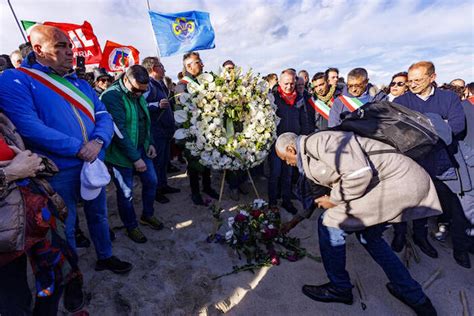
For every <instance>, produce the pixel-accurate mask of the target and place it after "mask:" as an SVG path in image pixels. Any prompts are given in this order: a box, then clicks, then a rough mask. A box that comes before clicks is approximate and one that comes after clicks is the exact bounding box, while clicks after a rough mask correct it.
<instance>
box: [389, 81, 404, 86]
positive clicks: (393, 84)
mask: <svg viewBox="0 0 474 316" xmlns="http://www.w3.org/2000/svg"><path fill="white" fill-rule="evenodd" d="M395 86H399V87H404V86H405V82H401V81H399V82H390V87H395Z"/></svg>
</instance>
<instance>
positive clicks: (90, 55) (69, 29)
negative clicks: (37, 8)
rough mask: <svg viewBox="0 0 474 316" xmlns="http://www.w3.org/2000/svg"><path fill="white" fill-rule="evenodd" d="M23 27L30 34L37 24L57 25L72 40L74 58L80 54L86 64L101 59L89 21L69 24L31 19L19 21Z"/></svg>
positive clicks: (100, 52) (98, 61) (96, 62)
mask: <svg viewBox="0 0 474 316" xmlns="http://www.w3.org/2000/svg"><path fill="white" fill-rule="evenodd" d="M21 24H22V25H23V28H24V29H25V31H26V34H27V35H28V38H29V36H30V32H31V29H32V28H33V27H34V26H36V25H39V24H43V25H50V26H54V27H57V28H58V29H60V30H61V31H63V32H64V33H65V34H66V35H68V36H69V39H70V40H71V42H72V45H73V47H72V51H73V53H74V58H76V57H77V56H82V57H84V58H85V60H86V64H98V63H100V61H101V59H102V51H101V49H100V45H99V41H98V40H97V37H96V36H95V34H94V31H93V30H92V26H91V24H90V23H89V22H87V21H84V23H83V24H82V25H78V24H70V23H57V22H43V23H38V22H33V21H21Z"/></svg>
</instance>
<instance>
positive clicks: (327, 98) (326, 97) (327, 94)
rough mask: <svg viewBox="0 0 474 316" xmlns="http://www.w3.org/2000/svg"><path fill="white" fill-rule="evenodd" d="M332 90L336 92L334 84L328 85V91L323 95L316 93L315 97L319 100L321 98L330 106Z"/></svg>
mask: <svg viewBox="0 0 474 316" xmlns="http://www.w3.org/2000/svg"><path fill="white" fill-rule="evenodd" d="M334 92H336V86H330V88H329V91H328V93H326V95H325V96H319V95H316V97H317V98H318V99H319V100H321V101H323V102H324V103H326V104H327V105H329V106H331V105H332V104H331V103H332V102H330V101H331V99H332V97H333V96H334Z"/></svg>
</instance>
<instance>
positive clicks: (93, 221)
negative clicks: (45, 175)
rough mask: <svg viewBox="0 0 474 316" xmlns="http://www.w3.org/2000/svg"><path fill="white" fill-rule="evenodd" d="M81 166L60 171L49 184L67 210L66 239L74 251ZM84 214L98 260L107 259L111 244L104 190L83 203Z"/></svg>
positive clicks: (110, 253) (110, 251) (79, 198)
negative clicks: (59, 196) (61, 199)
mask: <svg viewBox="0 0 474 316" xmlns="http://www.w3.org/2000/svg"><path fill="white" fill-rule="evenodd" d="M81 169H82V165H79V166H77V167H72V168H68V169H64V170H61V171H60V172H59V173H58V174H56V175H55V176H54V177H52V178H50V179H49V183H50V184H51V186H52V187H53V188H54V190H55V191H56V192H58V193H59V195H61V197H62V198H63V200H64V203H66V206H67V208H68V216H67V219H66V238H67V242H68V243H69V244H70V246H71V247H72V248H73V249H74V250H75V249H76V239H75V236H74V235H75V229H76V228H75V224H76V216H77V210H76V204H77V203H78V202H79V201H80V200H81V194H80V188H81V180H80V174H81ZM84 213H85V215H86V219H87V227H88V228H89V234H90V237H91V239H92V242H93V243H94V246H95V252H96V254H97V258H98V259H107V258H110V257H111V256H112V242H111V241H110V234H109V222H108V219H107V197H106V192H105V188H102V191H101V192H100V194H99V196H98V197H96V198H95V199H94V200H91V201H84Z"/></svg>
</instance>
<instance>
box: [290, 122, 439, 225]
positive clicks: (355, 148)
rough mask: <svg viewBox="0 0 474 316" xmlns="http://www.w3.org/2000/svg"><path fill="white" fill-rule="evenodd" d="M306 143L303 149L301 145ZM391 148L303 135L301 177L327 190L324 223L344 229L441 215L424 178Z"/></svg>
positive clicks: (348, 135) (334, 135) (335, 135)
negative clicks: (326, 208) (328, 203)
mask: <svg viewBox="0 0 474 316" xmlns="http://www.w3.org/2000/svg"><path fill="white" fill-rule="evenodd" d="M305 142H306V150H305V146H304V144H305ZM375 150H393V147H391V146H390V145H387V144H385V143H382V142H379V141H377V140H374V139H370V138H365V137H360V136H356V135H354V133H352V132H342V131H323V132H319V133H315V134H313V135H311V136H309V137H308V136H302V137H300V141H299V148H298V154H299V155H301V156H300V157H301V160H302V165H303V169H304V173H305V175H306V177H307V178H308V179H310V180H312V181H314V182H315V183H318V184H320V185H323V186H327V187H329V188H331V193H330V200H331V202H333V203H334V204H336V205H337V206H335V207H332V208H330V209H328V210H327V212H326V213H325V215H324V221H323V223H324V225H326V226H329V227H338V228H341V229H344V230H347V231H355V230H360V229H363V228H365V227H368V226H372V225H376V224H381V223H385V222H401V221H408V220H411V219H417V218H424V217H428V216H435V215H439V214H441V213H442V211H441V206H440V204H439V200H438V196H437V194H436V190H435V187H434V184H433V182H432V181H431V179H430V177H429V175H428V174H427V173H426V172H425V171H424V170H423V168H422V167H420V166H419V165H418V164H417V163H416V162H415V161H413V160H412V159H410V158H408V157H407V156H404V155H402V154H398V153H393V152H391V153H379V154H373V155H370V156H367V155H366V153H368V152H371V151H375Z"/></svg>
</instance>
